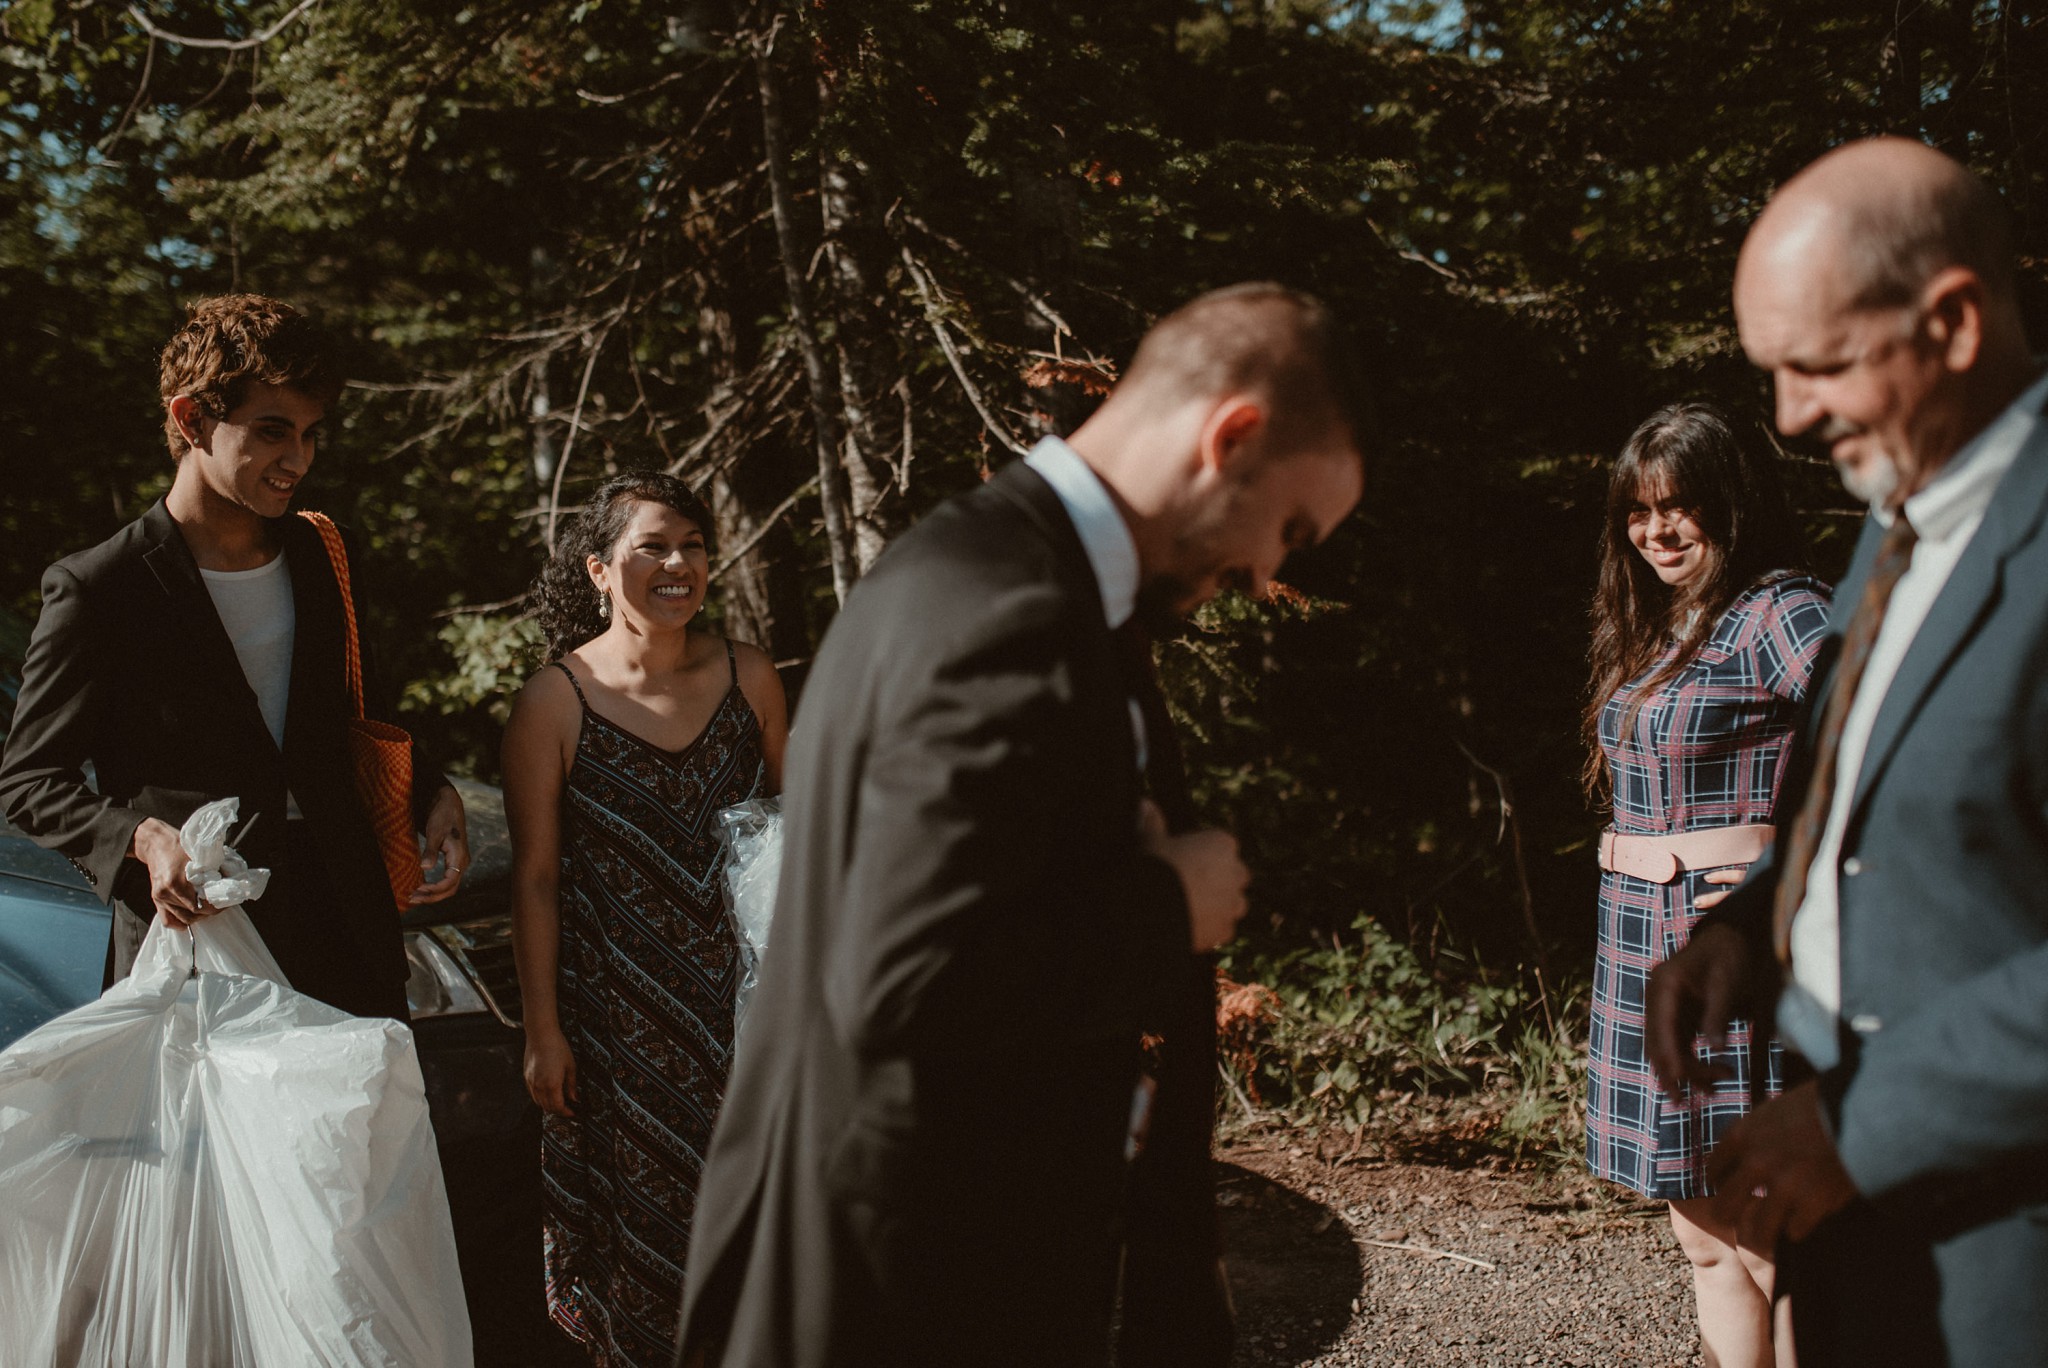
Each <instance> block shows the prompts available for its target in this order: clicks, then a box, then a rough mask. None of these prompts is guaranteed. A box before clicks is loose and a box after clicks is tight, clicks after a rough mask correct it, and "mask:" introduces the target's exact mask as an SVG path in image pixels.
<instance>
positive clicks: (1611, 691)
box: [1579, 403, 1807, 802]
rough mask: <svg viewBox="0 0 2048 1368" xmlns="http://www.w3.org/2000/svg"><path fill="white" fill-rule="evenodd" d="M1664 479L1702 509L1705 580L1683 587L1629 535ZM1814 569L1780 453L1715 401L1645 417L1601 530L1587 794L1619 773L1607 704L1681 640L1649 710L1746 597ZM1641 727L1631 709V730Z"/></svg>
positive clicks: (1586, 727) (1596, 796)
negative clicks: (1644, 495) (1740, 432)
mask: <svg viewBox="0 0 2048 1368" xmlns="http://www.w3.org/2000/svg"><path fill="white" fill-rule="evenodd" d="M1660 482H1661V483H1665V484H1668V485H1669V487H1670V490H1671V494H1672V497H1673V498H1674V499H1676V500H1677V501H1678V502H1680V503H1682V504H1684V505H1685V506H1686V508H1687V509H1688V510H1689V511H1690V512H1691V513H1692V516H1693V518H1694V519H1695V520H1696V521H1697V522H1698V523H1699V525H1700V531H1701V532H1702V533H1703V534H1704V540H1705V542H1706V556H1705V559H1704V561H1703V562H1702V564H1701V568H1700V574H1699V576H1698V577H1697V578H1696V579H1694V580H1692V581H1690V582H1688V583H1686V584H1684V585H1682V586H1680V587H1679V588H1678V589H1676V590H1673V589H1672V588H1670V587H1669V586H1667V585H1665V584H1664V583H1663V582H1662V581H1661V580H1659V579H1658V578H1657V573H1656V571H1654V570H1652V569H1651V568H1650V566H1649V564H1648V562H1646V561H1645V560H1644V559H1643V558H1642V556H1641V554H1640V553H1638V552H1637V551H1636V549H1635V547H1634V545H1633V544H1631V543H1630V541H1629V535H1628V520H1629V512H1630V510H1631V509H1632V508H1634V507H1635V505H1636V502H1637V500H1638V499H1639V498H1640V497H1641V491H1642V490H1643V489H1644V488H1645V487H1646V486H1653V485H1656V484H1658V483H1660ZM1806 568H1807V558H1806V543H1805V539H1804V537H1803V536H1802V535H1801V533H1800V530H1799V522H1798V519H1797V518H1796V517H1795V516H1794V515H1793V512H1792V506H1791V504H1790V502H1789V501H1788V500H1787V499H1786V497H1785V489H1784V486H1783V484H1782V483H1780V481H1779V479H1778V471H1777V461H1776V458H1775V457H1774V456H1773V455H1772V453H1771V452H1770V451H1768V450H1767V449H1764V448H1762V447H1760V446H1758V445H1757V444H1756V443H1753V442H1744V441H1742V440H1741V439H1740V438H1738V437H1737V436H1736V435H1735V428H1734V425H1733V424H1732V423H1730V422H1729V420H1728V415H1727V414H1725V413H1723V412H1722V411H1721V410H1720V409H1718V408H1715V407H1714V406H1713V405H1712V404H1701V403H1685V404H1671V405H1667V406H1666V407H1664V408H1661V409H1658V410H1657V411H1656V412H1655V413H1653V414H1651V415H1650V416H1649V417H1648V418H1646V419H1644V420H1643V423H1642V426H1640V427H1638V428H1637V429H1636V430H1635V432H1634V434H1633V435H1631V436H1630V437H1629V439H1628V445H1627V446H1625V447H1623V448H1622V451H1621V456H1620V458H1619V459H1618V460H1616V461H1615V463H1614V472H1613V474H1612V476H1611V477H1610V478H1609V480H1608V484H1607V521H1606V525H1605V526H1604V527H1603V528H1602V529H1601V533H1600V588H1599V591H1598V593H1596V594H1595V595H1594V597H1593V612H1592V617H1593V648H1592V655H1591V664H1592V667H1593V669H1592V678H1591V680H1590V682H1589V684H1588V687H1587V690H1586V707H1585V711H1584V713H1583V715H1582V716H1581V718H1580V723H1579V726H1580V733H1581V736H1582V738H1583V740H1584V742H1585V746H1586V761H1585V768H1584V770H1583V771H1582V772H1581V774H1580V780H1581V782H1582V783H1583V785H1584V787H1585V790H1586V795H1587V797H1588V798H1589V799H1591V800H1593V801H1595V802H1600V801H1604V800H1605V799H1606V798H1607V797H1608V796H1609V793H1608V789H1609V785H1610V781H1611V776H1610V775H1609V774H1608V772H1607V756H1606V754H1605V753H1604V752H1603V751H1602V750H1601V749H1600V714H1601V713H1602V711H1603V710H1605V708H1606V707H1607V700H1608V699H1610V698H1612V697H1613V696H1614V695H1615V693H1616V692H1617V691H1618V690H1619V689H1620V688H1621V686H1622V685H1624V684H1626V683H1628V682H1629V681H1630V680H1631V679H1634V678H1636V677H1637V676H1638V675H1641V674H1642V673H1643V672H1644V671H1645V670H1647V669H1649V668H1650V667H1651V666H1652V665H1654V664H1656V662H1657V659H1658V657H1659V656H1661V655H1663V653H1664V651H1665V650H1666V649H1667V648H1668V647H1669V646H1670V645H1671V643H1672V642H1674V641H1675V642H1677V644H1678V649H1677V650H1676V651H1675V652H1673V654H1672V656H1671V658H1670V659H1669V660H1667V661H1665V662H1664V665H1663V667H1662V668H1661V669H1659V670H1658V671H1657V672H1656V674H1655V675H1653V676H1651V677H1650V678H1649V679H1646V680H1644V681H1643V682H1642V683H1641V684H1640V685H1639V686H1637V689H1636V694H1635V699H1636V706H1637V707H1640V706H1641V705H1642V703H1643V701H1644V700H1646V699H1648V698H1649V697H1650V696H1651V695H1652V694H1654V693H1656V691H1657V690H1659V689H1661V688H1663V687H1664V686H1665V685H1666V684H1668V683H1670V682H1671V681H1672V680H1673V679H1676V678H1677V677H1678V676H1679V674H1680V673H1682V672H1683V671H1684V670H1685V668H1686V666H1687V665H1689V664H1691V663H1692V658H1693V657H1694V656H1695V655H1697V654H1699V651H1700V648H1701V647H1702V646H1704V645H1706V643H1707V638H1708V637H1710V636H1712V635H1713V631H1714V625H1715V623H1716V622H1718V621H1719V619H1720V617H1721V614H1722V613H1724V612H1726V611H1727V610H1728V605H1729V604H1731V603H1733V602H1734V601H1735V598H1736V596H1737V595H1738V594H1741V593H1742V592H1743V591H1744V590H1746V589H1749V588H1750V587H1752V586H1753V585H1756V584H1759V583H1761V582H1763V581H1765V580H1768V579H1770V578H1771V577H1773V576H1775V575H1780V574H1784V573H1787V572H1791V573H1798V572H1801V571H1804V570H1805V569H1806ZM1634 725H1635V712H1634V710H1633V709H1631V710H1630V712H1629V716H1628V721H1627V722H1626V723H1625V724H1624V725H1623V729H1622V730H1623V734H1624V735H1626V734H1627V733H1628V732H1629V731H1630V730H1632V729H1633V727H1634Z"/></svg>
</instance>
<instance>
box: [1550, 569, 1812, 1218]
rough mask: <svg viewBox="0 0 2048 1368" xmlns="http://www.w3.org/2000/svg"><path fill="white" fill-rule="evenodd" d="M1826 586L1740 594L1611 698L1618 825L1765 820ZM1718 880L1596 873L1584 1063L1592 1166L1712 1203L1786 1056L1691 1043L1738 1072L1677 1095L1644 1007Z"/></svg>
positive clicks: (1661, 830) (1645, 1191)
mask: <svg viewBox="0 0 2048 1368" xmlns="http://www.w3.org/2000/svg"><path fill="white" fill-rule="evenodd" d="M1827 623H1828V587H1827V585H1825V584H1823V583H1821V582H1820V581H1819V580H1817V579H1813V578H1812V577H1810V576H1807V575H1793V574H1780V575H1776V576H1773V577H1771V578H1768V579H1766V580H1765V581H1763V582H1762V583H1760V584H1758V585H1756V586H1754V587H1752V588H1750V589H1748V590H1746V591H1745V592H1743V593H1742V594H1740V595H1738V596H1737V598H1736V600H1735V602H1734V603H1732V604H1730V605H1729V607H1728V609H1727V611H1725V612H1724V613H1723V614H1722V615H1721V618H1720V620H1719V621H1718V622H1716V623H1715V624H1714V629H1713V632H1712V634H1711V635H1710V636H1709V637H1708V638H1707V641H1706V644H1705V645H1703V646H1702V647H1701V648H1700V651H1699V654H1698V655H1697V656H1695V657H1694V658H1693V660H1692V661H1690V662H1689V663H1688V664H1687V665H1686V667H1685V668H1684V669H1683V670H1681V671H1680V672H1679V673H1678V675H1677V676H1676V677H1675V678H1673V679H1672V680H1670V681H1669V682H1668V683H1666V684H1664V685H1662V686H1660V687H1659V688H1658V690H1657V691H1656V692H1655V693H1654V694H1650V695H1648V696H1646V697H1642V698H1640V699H1639V698H1638V695H1639V694H1640V693H1641V692H1642V685H1643V684H1644V683H1646V682H1647V681H1648V680H1649V679H1650V678H1651V677H1652V676H1654V675H1655V674H1656V673H1657V671H1659V670H1661V669H1662V668H1663V667H1664V666H1665V665H1666V664H1667V663H1668V662H1669V660H1670V658H1671V653H1672V652H1673V651H1675V650H1677V646H1676V645H1673V646H1670V647H1668V648H1666V650H1665V652H1664V654H1663V655H1661V656H1659V657H1658V659H1657V660H1656V661H1655V662H1654V663H1653V664H1652V665H1651V666H1650V668H1649V669H1648V670H1647V671H1645V672H1644V673H1643V674H1642V675H1639V676H1637V677H1636V678H1635V679H1632V680H1630V681H1629V682H1628V683H1626V684H1624V685H1622V687H1621V688H1620V689H1618V690H1616V691H1615V694H1614V697H1612V698H1610V699H1609V700H1608V701H1607V705H1606V707H1605V709H1604V710H1603V711H1602V712H1601V714H1600V745H1601V749H1602V750H1604V751H1605V752H1606V755H1607V765H1608V772H1609V773H1610V774H1611V775H1612V776H1613V779H1614V829H1615V830H1616V831H1618V832H1623V833H1626V834H1629V835H1638V836H1668V835H1672V834H1675V833H1678V832H1686V831H1700V830H1704V829H1707V828H1710V827H1726V826H1746V825H1751V824H1761V823H1766V822H1769V821H1771V820H1772V818H1773V817H1774V816H1775V814H1776V810H1777V800H1778V789H1779V785H1780V784H1781V783H1782V782H1783V780H1784V777H1785V766H1786V764H1787V763H1788V761H1789V760H1790V757H1791V739H1792V726H1793V722H1794V719H1795V716H1796V714H1797V712H1798V709H1799V700H1800V699H1801V698H1803V697H1804V696H1805V694H1806V686H1807V683H1808V681H1809V679H1810V678H1811V677H1812V674H1813V666H1814V659H1815V657H1816V656H1817V655H1818V654H1819V652H1820V645H1821V638H1822V637H1823V636H1824V635H1825V634H1826V632H1827ZM1712 872H1714V871H1712V870H1707V869H1700V870H1689V871H1685V872H1683V873H1681V874H1680V875H1679V876H1678V877H1677V878H1676V879H1673V880H1672V881H1671V882H1670V883H1651V882H1649V881H1648V880H1645V879H1638V878H1636V877H1634V876H1633V875H1629V874H1622V873H1618V872H1615V871H1612V870H1609V871H1607V872H1604V873H1603V874H1602V875H1601V876H1600V938H1599V944H1598V948H1597V949H1596V951H1595V953H1594V960H1593V1013H1592V1030H1591V1050H1590V1056H1591V1057H1590V1059H1589V1060H1588V1066H1587V1078H1586V1082H1587V1098H1586V1161H1587V1163H1588V1164H1589V1165H1590V1166H1591V1168H1592V1170H1593V1172H1594V1173H1596V1174H1598V1175H1599V1176H1600V1177H1602V1178H1606V1179H1608V1180H1610V1181H1611V1182H1615V1183H1619V1184H1621V1185H1622V1186H1624V1187H1628V1188H1632V1189H1633V1190H1635V1191H1636V1192H1638V1193H1641V1194H1642V1195H1643V1196H1645V1197H1652V1198H1657V1199H1660V1200H1663V1201H1684V1200H1687V1199H1690V1198H1694V1197H1708V1196H1711V1195H1713V1189H1712V1185H1711V1184H1709V1183H1708V1181H1707V1156H1708V1155H1709V1154H1710V1153H1712V1152H1713V1148H1714V1146H1715V1144H1717V1143H1718V1142H1719V1140H1720V1138H1721V1136H1722V1135H1723V1134H1725V1133H1726V1132H1727V1130H1728V1129H1729V1127H1731V1126H1733V1125H1734V1124H1735V1123H1736V1122H1737V1121H1739V1120H1741V1119H1742V1117H1743V1116H1744V1115H1745V1114H1746V1113H1747V1112H1748V1111H1749V1109H1750V1107H1751V1106H1752V1105H1753V1103H1754V1102H1756V1101H1760V1100H1762V1099H1763V1098H1765V1097H1768V1096H1770V1095H1772V1094H1774V1093H1776V1092H1777V1090H1778V1088H1779V1086H1780V1072H1779V1071H1780V1068H1781V1055H1780V1052H1779V1049H1778V1045H1777V1043H1776V1042H1775V1041H1770V1040H1766V1039H1760V1038H1758V1037H1757V1036H1756V1035H1755V1034H1753V1033H1752V1031H1751V1028H1750V1026H1749V1023H1747V1022H1741V1023H1737V1025H1736V1026H1735V1028H1734V1029H1733V1030H1732V1031H1730V1033H1729V1037H1728V1047H1727V1049H1725V1050H1723V1051H1718V1052H1715V1051H1707V1047H1706V1045H1705V1043H1704V1041H1701V1042H1696V1045H1695V1048H1697V1049H1699V1050H1701V1051H1703V1052H1706V1053H1707V1055H1708V1057H1709V1058H1711V1059H1712V1060H1713V1061H1714V1062H1715V1063H1717V1064H1722V1065H1725V1066H1727V1067H1728V1068H1729V1069H1730V1070H1731V1071H1732V1073H1733V1077H1731V1078H1728V1079H1725V1080H1723V1081H1722V1082H1721V1083H1720V1084H1719V1085H1718V1086H1716V1087H1714V1088H1711V1089H1698V1088H1688V1089H1687V1090H1686V1093H1685V1095H1684V1097H1683V1098H1682V1099H1681V1100H1679V1101H1677V1102H1673V1101H1672V1100H1671V1099H1669V1098H1668V1097H1666V1096H1664V1094H1663V1092H1662V1090H1661V1089H1660V1088H1659V1087H1658V1086H1657V1080H1656V1078H1655V1076H1654V1075H1653V1073H1652V1071H1651V1069H1650V1062H1649V1057H1648V1052H1647V1050H1646V1048H1645V1042H1644V1029H1643V999H1644V992H1645V989H1646V987H1647V986H1648V983H1649V978H1650V970H1651V969H1653V968H1655V967H1656V965H1657V964H1659V963H1660V962H1661V961H1663V960H1666V959H1669V958H1670V957H1671V956H1673V955H1675V954H1677V953H1678V952H1679V951H1680V950H1682V949H1684V948H1685V944H1686V941H1687V940H1688V939H1689V938H1690V937H1691V935H1692V929H1693V927H1694V926H1695V925H1697V924H1698V923H1699V919H1700V917H1701V916H1702V915H1703V913H1702V911H1701V909H1700V907H1699V905H1698V904H1699V899H1700V898H1701V897H1702V896H1703V895H1705V894H1708V893H1712V892H1715V891H1716V888H1717V885H1714V884H1710V883H1708V882H1706V879H1705V876H1706V875H1707V874H1710V873H1712Z"/></svg>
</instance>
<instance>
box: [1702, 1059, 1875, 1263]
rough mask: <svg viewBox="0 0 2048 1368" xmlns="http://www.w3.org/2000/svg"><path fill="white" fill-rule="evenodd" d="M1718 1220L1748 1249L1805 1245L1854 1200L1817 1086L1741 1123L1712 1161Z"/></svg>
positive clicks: (1802, 1088) (1777, 1101) (1798, 1090)
mask: <svg viewBox="0 0 2048 1368" xmlns="http://www.w3.org/2000/svg"><path fill="white" fill-rule="evenodd" d="M1707 1176H1708V1177H1709V1178H1710V1179H1712V1180H1713V1183H1714V1188H1715V1192H1714V1215H1715V1216H1716V1217H1717V1218H1718V1219H1720V1220H1721V1221H1722V1222H1724V1223H1725V1224H1728V1225H1732V1226H1734V1227H1735V1231H1736V1239H1737V1241H1738V1242H1739V1243H1740V1244H1741V1245H1742V1247H1743V1248H1745V1249H1761V1250H1770V1249H1776V1248H1777V1247H1778V1237H1779V1236H1780V1235H1784V1236H1787V1237H1789V1238H1791V1239H1793V1240H1803V1239H1805V1238H1806V1237H1807V1236H1808V1235H1810V1234H1812V1233H1813V1228H1814V1227H1815V1226H1817V1225H1819V1224H1820V1223H1821V1222H1822V1221H1823V1220H1825V1219H1826V1218H1828V1217H1829V1216H1832V1215H1834V1214H1835V1213H1836V1212H1837V1211H1840V1210H1841V1209H1842V1208H1843V1207H1845V1206H1847V1205H1849V1203H1850V1202H1852V1201H1854V1200H1855V1198H1856V1183H1855V1180H1853V1179H1852V1178H1850V1177H1849V1173H1848V1170H1846V1169H1844V1168H1843V1167H1842V1158H1841V1155H1840V1154H1839V1153H1837V1152H1836V1150H1835V1140H1834V1137H1833V1136H1832V1135H1831V1134H1829V1132H1828V1122H1827V1116H1826V1114H1825V1113H1824V1112H1823V1111H1822V1110H1821V1105H1820V1087H1819V1085H1818V1084H1816V1083H1811V1082H1808V1083H1801V1084H1800V1085H1799V1086H1798V1087H1796V1088H1793V1089H1791V1090H1790V1091H1788V1092H1786V1093H1785V1095H1784V1096H1782V1097H1779V1098H1777V1099H1775V1100H1773V1101H1770V1102H1766V1103H1765V1104H1764V1105H1763V1106H1761V1107H1758V1108H1757V1109H1756V1110H1755V1111H1753V1112H1751V1113H1750V1114H1749V1115H1748V1116H1745V1117H1743V1118H1742V1120H1741V1121H1739V1122H1738V1123H1736V1125H1735V1126H1734V1128H1733V1129H1731V1130H1730V1131H1729V1132H1728V1133H1727V1134H1726V1135H1724V1136H1723V1137H1722V1138H1721V1143H1720V1144H1719V1145H1716V1146H1715V1147H1714V1152H1713V1153H1712V1154H1711V1155H1709V1156H1708V1157H1707Z"/></svg>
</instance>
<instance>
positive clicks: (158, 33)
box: [128, 0, 320, 52]
mask: <svg viewBox="0 0 2048 1368" xmlns="http://www.w3.org/2000/svg"><path fill="white" fill-rule="evenodd" d="M319 3H320V0H299V3H298V4H296V5H294V6H292V10H291V13H289V14H287V15H285V17H284V18H282V19H280V20H278V21H277V22H276V23H274V24H272V25H271V26H270V27H269V28H267V29H264V30H263V31H262V32H261V33H255V34H251V35H250V36H249V37H247V38H188V37H187V36H185V35H184V34H182V33H172V32H170V31H169V30H167V29H161V28H158V27H157V26H156V23H155V22H154V21H153V20H151V19H150V17H149V16H148V15H146V14H144V13H143V12H142V11H141V9H139V8H138V7H136V6H134V5H130V6H129V7H128V17H129V18H131V19H133V20H134V21H135V22H136V23H137V24H139V25H141V26H142V31H143V32H144V33H146V34H148V35H149V36H150V37H151V38H152V39H160V40H162V41H163V42H166V43H177V44H180V45H182V46H184V47H196V48H217V49H219V50H221V51H223V52H241V51H244V50H245V49H248V48H259V47H262V46H263V45H264V44H265V43H267V42H269V41H270V40H271V39H273V38H275V37H277V35H278V34H280V33H283V32H284V31H285V29H286V28H287V27H289V26H290V25H291V23H292V21H293V20H295V19H297V18H298V17H299V16H300V15H302V14H304V13H305V12H306V11H307V10H309V9H311V8H313V6H315V5H317V4H319Z"/></svg>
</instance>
